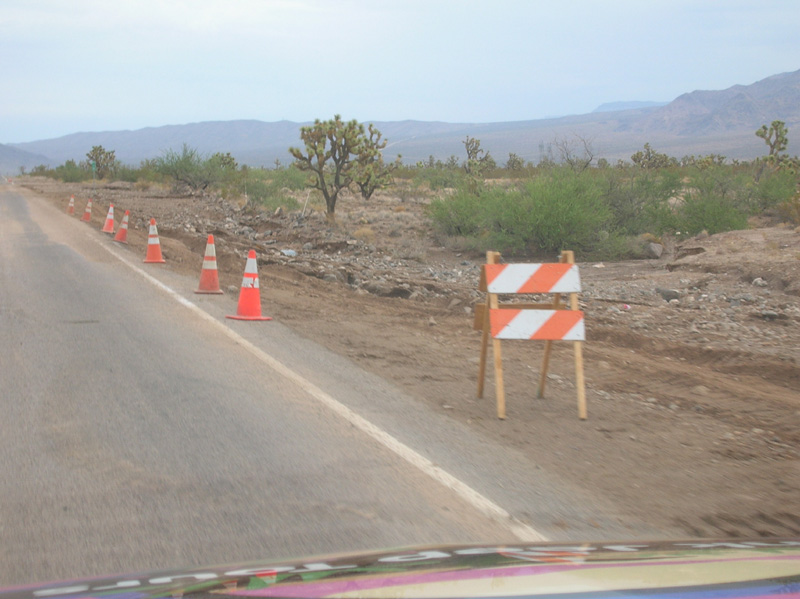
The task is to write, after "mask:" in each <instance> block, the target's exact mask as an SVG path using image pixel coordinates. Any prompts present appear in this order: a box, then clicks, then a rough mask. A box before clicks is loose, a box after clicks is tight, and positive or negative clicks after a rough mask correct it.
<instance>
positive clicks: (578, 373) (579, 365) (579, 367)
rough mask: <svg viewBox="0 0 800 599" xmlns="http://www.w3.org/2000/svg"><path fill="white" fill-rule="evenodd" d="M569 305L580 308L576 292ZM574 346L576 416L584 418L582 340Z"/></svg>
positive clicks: (572, 259)
mask: <svg viewBox="0 0 800 599" xmlns="http://www.w3.org/2000/svg"><path fill="white" fill-rule="evenodd" d="M567 259H568V260H569V263H570V264H574V263H575V259H574V258H573V256H572V252H569V255H568V256H567ZM569 307H570V309H571V310H580V308H581V306H580V304H579V303H578V294H577V293H570V294H569ZM573 347H574V348H575V389H576V390H577V392H578V418H580V419H581V420H586V419H587V418H588V415H587V413H586V382H585V381H584V378H583V342H582V341H575V342H574V343H573Z"/></svg>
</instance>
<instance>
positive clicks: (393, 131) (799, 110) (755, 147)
mask: <svg viewBox="0 0 800 599" xmlns="http://www.w3.org/2000/svg"><path fill="white" fill-rule="evenodd" d="M330 116H333V115H330ZM330 116H324V117H323V118H330ZM774 120H780V121H783V122H784V123H786V126H787V128H788V129H789V140H790V142H789V148H788V152H789V153H790V154H795V153H797V150H796V148H798V147H800V143H798V142H795V143H794V144H793V143H792V141H791V140H792V133H793V131H794V130H796V127H797V125H800V70H798V71H794V72H790V73H781V74H778V75H773V76H771V77H767V78H766V79H762V80H761V81H757V82H755V83H752V84H750V85H734V86H733V87H730V88H728V89H725V90H717V91H693V92H690V93H685V94H682V95H680V96H678V97H677V98H675V99H674V100H672V101H671V102H668V103H657V102H612V103H607V104H603V105H601V106H599V107H598V108H597V109H596V110H595V111H594V112H591V113H589V114H585V115H573V116H563V117H558V118H548V119H537V120H529V121H515V122H500V123H446V122H430V121H414V120H407V121H365V122H372V123H374V124H375V126H376V127H377V128H378V129H379V130H380V131H381V132H382V133H383V137H384V138H385V139H387V140H388V144H387V146H386V149H385V150H384V157H385V158H386V159H387V160H394V158H395V156H396V155H398V154H400V155H402V160H403V162H404V163H406V164H414V163H416V162H417V161H419V160H426V159H427V158H428V157H429V156H433V157H434V158H436V159H440V160H446V159H447V158H448V157H449V156H451V155H456V156H458V157H460V158H463V157H464V156H463V154H464V144H463V141H464V139H465V137H466V136H470V137H474V138H477V139H479V140H480V141H481V147H482V148H483V149H485V150H487V151H488V152H490V153H491V154H492V156H493V157H494V158H495V159H496V160H497V162H498V163H499V164H501V165H502V164H504V163H505V161H506V159H507V158H508V154H509V153H512V152H513V153H515V154H517V155H518V156H520V157H521V158H523V159H525V160H528V161H532V162H538V161H539V160H540V159H541V158H543V157H544V156H546V155H547V152H548V147H549V146H550V145H551V144H552V143H553V142H554V141H555V140H562V141H567V142H573V143H574V142H579V141H580V140H587V141H589V142H590V144H591V147H592V150H593V152H594V155H595V157H596V158H605V159H607V160H609V161H611V162H614V161H616V160H617V159H626V160H627V159H629V158H630V156H631V154H633V153H634V152H636V151H637V150H639V149H641V148H642V147H643V146H644V144H645V143H649V144H650V145H651V146H652V147H653V148H654V149H655V150H657V151H659V152H663V153H666V154H669V155H670V156H676V157H679V158H680V157H682V156H685V155H691V154H694V155H702V154H711V153H715V154H722V155H724V156H727V157H728V158H737V159H742V160H749V159H753V158H756V157H758V156H763V155H764V154H765V153H766V152H765V150H766V146H765V144H764V141H763V140H762V139H760V138H758V137H756V135H755V131H756V130H757V129H758V128H759V127H761V125H763V124H769V123H771V122H772V121H774ZM308 124H310V123H296V122H290V121H279V122H271V123H268V122H264V121H257V120H235V121H213V122H202V123H190V124H185V125H166V126H162V127H147V128H144V129H138V130H135V131H104V132H86V133H73V134H70V135H65V136H63V137H58V138H54V139H45V140H39V141H31V142H25V143H15V144H8V145H1V144H0V172H5V173H14V172H18V171H19V168H20V167H22V166H24V167H26V168H31V167H33V166H36V165H39V164H45V165H49V166H57V165H59V164H63V163H64V162H65V161H66V160H70V159H72V160H75V161H76V162H79V161H81V160H85V158H86V153H87V152H88V151H89V150H91V148H92V147H93V146H97V145H100V146H103V147H104V148H105V149H106V150H114V151H115V152H116V157H117V159H119V160H120V161H121V162H123V163H125V164H131V165H138V164H139V162H141V161H142V160H145V159H148V158H155V157H158V156H160V155H161V154H162V153H163V152H164V151H165V150H168V149H172V150H177V151H180V149H181V147H182V146H183V144H184V143H185V144H187V145H188V146H190V147H192V148H195V149H197V150H198V151H199V152H201V153H203V154H212V153H214V152H223V153H224V152H230V153H231V154H232V155H233V156H234V157H235V158H236V160H237V161H238V162H239V163H240V164H249V165H251V166H272V165H273V164H274V163H275V161H276V160H279V161H280V162H281V163H283V164H287V163H289V162H291V157H290V155H289V153H288V151H287V150H288V148H289V147H290V146H299V145H300V137H299V132H300V127H302V126H304V125H308ZM557 157H558V156H557V153H556V158H557Z"/></svg>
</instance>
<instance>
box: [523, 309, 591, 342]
mask: <svg viewBox="0 0 800 599" xmlns="http://www.w3.org/2000/svg"><path fill="white" fill-rule="evenodd" d="M582 319H583V312H580V311H578V310H558V311H556V313H555V314H553V315H552V316H551V317H550V318H548V319H547V322H545V323H544V324H543V325H542V326H541V327H539V330H538V331H536V332H535V333H534V334H533V335H532V336H531V339H549V340H553V341H555V340H558V339H563V338H564V335H566V334H567V333H569V332H570V330H572V327H574V326H575V325H576V324H577V323H578V322H579V321H581V320H582Z"/></svg>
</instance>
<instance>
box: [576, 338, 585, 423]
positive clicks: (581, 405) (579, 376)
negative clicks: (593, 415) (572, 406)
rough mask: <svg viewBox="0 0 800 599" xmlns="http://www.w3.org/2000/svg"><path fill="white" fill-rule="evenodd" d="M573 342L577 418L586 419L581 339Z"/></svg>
mask: <svg viewBox="0 0 800 599" xmlns="http://www.w3.org/2000/svg"><path fill="white" fill-rule="evenodd" d="M573 343H574V344H575V387H576V389H577V390H578V418H580V419H581V420H586V419H587V418H588V415H587V414H586V384H585V383H584V380H583V345H582V343H583V342H582V341H573Z"/></svg>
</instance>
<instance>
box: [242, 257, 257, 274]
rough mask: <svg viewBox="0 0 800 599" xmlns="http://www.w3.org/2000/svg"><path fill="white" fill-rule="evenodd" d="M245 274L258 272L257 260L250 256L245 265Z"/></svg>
mask: <svg viewBox="0 0 800 599" xmlns="http://www.w3.org/2000/svg"><path fill="white" fill-rule="evenodd" d="M244 274H246V275H257V274H258V265H257V264H256V261H255V260H251V259H250V258H248V259H247V264H245V265H244Z"/></svg>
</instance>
